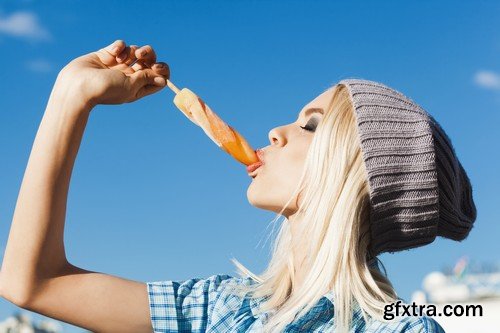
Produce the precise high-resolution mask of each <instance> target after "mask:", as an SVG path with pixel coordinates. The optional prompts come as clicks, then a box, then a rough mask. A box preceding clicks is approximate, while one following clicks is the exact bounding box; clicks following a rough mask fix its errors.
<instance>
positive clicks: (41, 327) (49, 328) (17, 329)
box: [0, 314, 62, 333]
mask: <svg viewBox="0 0 500 333" xmlns="http://www.w3.org/2000/svg"><path fill="white" fill-rule="evenodd" d="M61 332H62V327H61V325H59V324H58V323H57V322H55V321H51V320H42V321H40V322H39V323H38V324H34V323H33V322H32V321H31V318H30V317H29V316H28V315H27V314H16V315H14V316H11V317H8V318H7V319H6V320H4V321H3V322H1V323H0V333H61Z"/></svg>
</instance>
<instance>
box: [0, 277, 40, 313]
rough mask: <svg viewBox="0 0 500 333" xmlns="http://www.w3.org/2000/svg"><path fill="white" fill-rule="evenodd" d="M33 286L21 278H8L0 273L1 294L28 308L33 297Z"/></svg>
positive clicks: (10, 300)
mask: <svg viewBox="0 0 500 333" xmlns="http://www.w3.org/2000/svg"><path fill="white" fill-rule="evenodd" d="M32 290H33V288H29V284H26V283H23V282H22V281H20V280H14V281H12V280H11V279H7V278H6V277H5V276H4V275H3V274H1V273H0V296H2V298H4V299H6V300H7V301H9V302H11V303H13V304H15V305H17V306H19V307H21V308H25V309H26V308H28V307H29V304H30V303H31V301H32V298H33V292H32Z"/></svg>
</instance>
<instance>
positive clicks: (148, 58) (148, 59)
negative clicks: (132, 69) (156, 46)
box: [135, 45, 156, 67]
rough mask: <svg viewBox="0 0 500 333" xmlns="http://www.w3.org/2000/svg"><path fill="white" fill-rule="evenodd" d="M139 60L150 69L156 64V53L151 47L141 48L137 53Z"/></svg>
mask: <svg viewBox="0 0 500 333" xmlns="http://www.w3.org/2000/svg"><path fill="white" fill-rule="evenodd" d="M135 56H136V57H137V59H139V60H142V61H143V62H144V63H145V64H146V65H147V66H148V67H151V66H152V65H153V64H154V63H155V62H156V53H155V51H154V50H153V48H152V47H151V46H150V45H145V46H142V47H140V48H139V49H137V50H136V51H135Z"/></svg>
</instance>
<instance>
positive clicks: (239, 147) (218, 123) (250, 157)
mask: <svg viewBox="0 0 500 333" xmlns="http://www.w3.org/2000/svg"><path fill="white" fill-rule="evenodd" d="M167 84H168V86H169V87H170V89H172V90H173V91H174V92H175V93H176V95H175V98H174V104H175V105H176V106H177V108H179V110H181V111H182V112H183V113H184V115H185V116H186V117H188V119H189V120H191V121H192V122H193V123H195V124H196V125H198V126H200V127H201V128H202V129H203V131H204V132H205V134H206V135H207V136H208V137H209V138H210V139H211V140H212V141H213V142H214V143H215V144H216V145H217V146H219V147H220V148H221V149H223V150H224V151H225V152H226V153H228V154H230V155H231V156H233V157H234V158H235V159H236V160H237V161H239V162H240V163H243V164H245V165H251V164H253V163H256V162H259V158H258V156H257V154H256V153H255V150H254V149H252V147H251V146H250V144H249V143H248V142H247V140H245V138H244V137H243V136H242V135H241V134H240V133H238V131H236V130H235V129H234V128H232V127H231V126H229V125H227V124H226V123H225V122H224V121H223V120H222V119H221V118H219V116H217V114H215V112H213V111H212V110H211V109H210V107H209V106H208V105H206V104H205V102H203V100H202V99H201V98H199V97H198V96H197V95H196V94H195V93H193V92H192V91H191V90H189V89H187V88H183V89H182V90H179V89H178V88H177V87H176V86H174V85H173V84H172V82H170V81H169V80H167Z"/></svg>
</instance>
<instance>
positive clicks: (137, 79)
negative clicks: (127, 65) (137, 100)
mask: <svg viewBox="0 0 500 333" xmlns="http://www.w3.org/2000/svg"><path fill="white" fill-rule="evenodd" d="M130 83H131V86H132V89H134V90H135V91H139V90H140V89H141V88H143V87H144V86H147V85H154V86H158V87H164V86H165V85H166V84H167V82H166V80H165V77H163V76H161V75H158V74H157V73H155V71H153V70H152V69H150V68H146V69H144V70H142V71H138V72H135V73H134V74H132V75H130Z"/></svg>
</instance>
